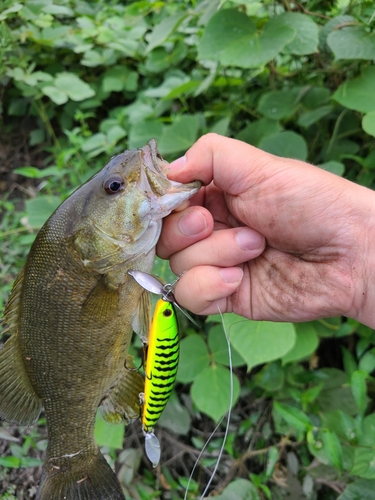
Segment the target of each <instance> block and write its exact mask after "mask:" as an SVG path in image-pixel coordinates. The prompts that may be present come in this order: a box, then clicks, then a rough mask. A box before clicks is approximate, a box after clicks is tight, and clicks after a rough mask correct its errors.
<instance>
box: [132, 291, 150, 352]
mask: <svg viewBox="0 0 375 500" xmlns="http://www.w3.org/2000/svg"><path fill="white" fill-rule="evenodd" d="M150 326H151V298H150V294H149V292H148V291H147V290H144V291H143V292H142V295H141V297H140V299H139V301H138V304H137V309H136V311H135V313H134V315H133V318H132V327H133V330H134V331H135V333H137V334H138V335H139V336H140V338H141V340H142V342H144V341H147V338H148V332H149V331H150Z"/></svg>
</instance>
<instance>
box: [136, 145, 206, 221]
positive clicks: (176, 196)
mask: <svg viewBox="0 0 375 500" xmlns="http://www.w3.org/2000/svg"><path fill="white" fill-rule="evenodd" d="M141 157H142V165H141V175H140V178H139V181H138V187H139V189H141V190H142V191H143V192H144V193H145V194H146V196H147V198H148V203H149V213H148V215H151V217H152V219H153V220H154V221H155V220H158V219H162V218H163V217H166V216H167V215H168V214H170V213H171V211H172V210H174V209H175V208H177V207H178V206H179V205H181V204H182V203H184V202H185V201H186V200H188V199H189V198H191V197H192V196H193V195H194V194H195V193H197V192H198V190H199V189H200V187H201V186H202V183H201V182H200V181H194V182H190V183H188V184H182V183H180V182H177V181H171V180H169V179H168V178H167V176H166V174H167V172H168V163H167V162H166V161H165V160H163V158H162V157H161V156H160V154H159V152H158V149H157V144H156V141H155V140H154V139H152V140H151V141H149V142H148V143H147V144H146V146H144V147H143V148H142V149H141Z"/></svg>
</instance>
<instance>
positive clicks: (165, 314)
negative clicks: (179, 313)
mask: <svg viewBox="0 0 375 500" xmlns="http://www.w3.org/2000/svg"><path fill="white" fill-rule="evenodd" d="M163 316H165V317H166V318H169V316H172V311H171V310H170V309H166V310H165V311H164V312H163Z"/></svg>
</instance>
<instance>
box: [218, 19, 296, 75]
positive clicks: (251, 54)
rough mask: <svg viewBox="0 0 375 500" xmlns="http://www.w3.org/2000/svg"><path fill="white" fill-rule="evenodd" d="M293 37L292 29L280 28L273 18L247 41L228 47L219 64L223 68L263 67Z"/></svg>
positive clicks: (239, 41)
mask: <svg viewBox="0 0 375 500" xmlns="http://www.w3.org/2000/svg"><path fill="white" fill-rule="evenodd" d="M294 37H295V31H294V30H293V29H292V28H290V27H288V26H280V25H279V23H278V22H277V18H273V19H271V20H270V21H269V22H268V23H267V24H266V25H264V27H263V28H262V29H261V30H260V31H257V32H256V33H255V34H254V35H253V36H251V37H249V38H248V39H247V40H246V39H245V40H241V39H240V40H238V41H237V43H232V44H231V45H229V46H228V47H227V48H226V49H225V50H224V51H223V52H222V54H221V56H220V62H221V64H223V65H224V66H239V67H241V68H257V67H259V66H263V65H264V64H267V63H268V62H269V61H271V60H272V59H274V58H275V57H276V56H277V55H278V54H279V53H280V52H281V51H282V49H283V48H284V46H285V45H286V44H288V43H289V42H291V41H292V40H293V38H294ZM244 44H245V47H244Z"/></svg>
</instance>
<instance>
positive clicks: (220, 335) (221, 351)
mask: <svg viewBox="0 0 375 500" xmlns="http://www.w3.org/2000/svg"><path fill="white" fill-rule="evenodd" d="M208 345H209V347H210V350H211V354H212V356H213V358H214V360H215V362H216V363H221V364H222V365H225V366H229V353H228V344H227V341H226V338H225V335H224V330H223V327H222V325H215V326H213V327H211V328H210V331H209V332H208ZM231 353H232V366H243V365H245V364H246V363H245V361H244V359H243V358H242V356H241V355H240V354H239V352H238V351H237V350H236V349H235V348H234V347H233V346H231Z"/></svg>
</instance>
